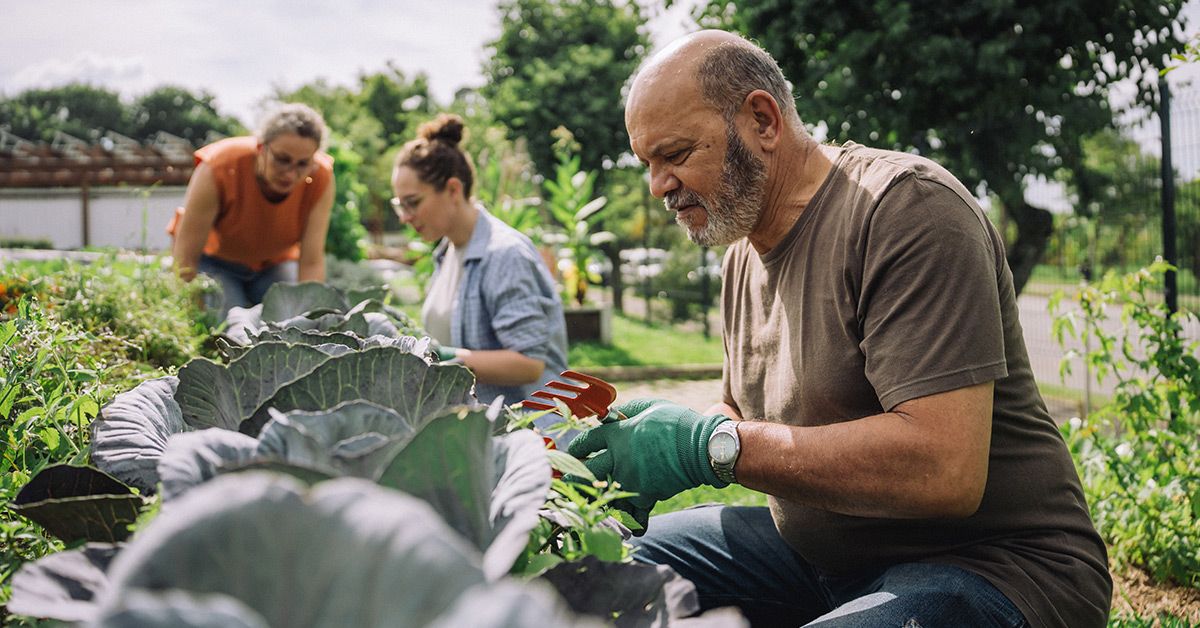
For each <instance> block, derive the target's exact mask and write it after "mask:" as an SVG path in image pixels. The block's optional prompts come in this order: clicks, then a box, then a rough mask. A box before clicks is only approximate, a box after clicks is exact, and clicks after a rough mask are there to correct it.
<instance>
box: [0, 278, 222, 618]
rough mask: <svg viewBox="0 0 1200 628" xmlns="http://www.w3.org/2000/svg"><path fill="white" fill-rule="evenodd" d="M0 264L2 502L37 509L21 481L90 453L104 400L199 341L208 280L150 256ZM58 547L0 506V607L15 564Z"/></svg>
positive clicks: (181, 357) (191, 351)
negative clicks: (181, 277)
mask: <svg viewBox="0 0 1200 628" xmlns="http://www.w3.org/2000/svg"><path fill="white" fill-rule="evenodd" d="M0 266H2V268H3V272H2V273H0V274H2V275H3V277H4V278H3V279H2V280H0V310H2V312H0V502H4V503H7V504H9V505H10V506H11V505H14V504H17V503H18V502H19V501H25V502H27V503H30V504H31V505H36V503H37V501H38V499H37V496H36V491H31V492H30V493H27V494H26V495H25V496H24V497H25V498H26V499H25V500H19V499H18V495H19V493H20V492H21V490H22V488H24V487H26V486H28V485H29V483H30V480H31V479H32V478H33V477H34V476H35V475H37V474H38V473H39V472H41V471H43V470H44V469H46V468H48V467H50V466H52V465H55V464H60V463H67V464H68V465H78V464H82V463H84V462H86V461H87V456H88V448H89V446H90V433H89V429H88V427H89V425H90V423H91V422H92V420H93V418H94V417H95V416H96V415H97V412H98V411H99V409H100V407H101V406H103V405H104V404H106V403H108V402H109V400H111V399H112V397H113V396H114V395H116V394H117V393H118V392H120V391H121V390H124V389H127V388H129V387H131V386H134V385H136V384H137V383H138V382H140V381H141V380H142V379H144V378H146V377H147V376H151V377H152V376H153V375H154V374H155V373H156V372H157V373H159V374H161V368H162V366H161V363H164V362H165V363H168V366H169V367H172V368H173V367H174V366H178V365H179V364H181V363H182V362H183V361H185V360H186V359H187V358H189V357H191V356H192V355H195V353H196V352H198V351H199V350H200V349H201V346H202V341H203V339H204V338H205V337H206V336H207V335H208V328H207V327H205V326H204V324H203V322H202V321H203V319H202V318H200V314H199V313H200V310H199V307H198V305H197V304H196V300H195V297H196V295H197V294H198V292H199V291H200V290H202V289H203V287H202V286H198V285H195V284H187V285H185V284H182V282H179V281H178V280H176V279H174V278H173V277H169V276H165V277H164V276H162V275H169V273H166V272H164V271H163V269H161V268H160V267H159V266H158V265H157V264H155V263H153V262H151V263H146V262H139V261H131V260H124V259H116V258H112V257H109V258H102V259H101V261H100V262H98V263H96V264H92V265H86V264H79V263H73V262H67V261H52V262H13V261H8V262H3V263H2V264H0ZM72 299H80V300H82V301H85V302H86V304H71V303H69V301H70V300H72ZM192 317H196V318H192ZM135 328H140V329H138V330H137V331H134V329H135ZM122 333H129V335H130V337H126V336H124V335H122ZM152 347H157V348H152ZM148 349H149V350H148ZM149 360H154V361H155V362H159V363H160V364H155V363H152V362H150V361H149ZM61 547H62V544H61V542H60V541H59V540H58V539H55V538H53V537H52V536H51V535H50V534H48V533H47V532H46V531H45V530H44V529H43V528H42V527H40V526H38V525H35V524H32V523H30V522H29V521H28V520H26V519H24V518H23V517H20V516H18V514H17V512H16V511H15V510H13V509H12V508H2V509H0V604H3V603H4V602H5V601H6V600H7V598H8V595H9V582H10V578H11V576H12V575H13V573H15V572H16V570H17V569H18V568H19V567H20V566H21V564H22V563H25V562H27V561H30V560H34V559H36V558H38V557H41V556H44V555H46V554H47V553H50V552H53V551H57V550H58V549H60V548H61ZM2 614H3V609H2V607H0V615H2ZM0 623H4V620H3V618H2V617H0Z"/></svg>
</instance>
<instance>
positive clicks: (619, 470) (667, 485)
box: [567, 399, 729, 524]
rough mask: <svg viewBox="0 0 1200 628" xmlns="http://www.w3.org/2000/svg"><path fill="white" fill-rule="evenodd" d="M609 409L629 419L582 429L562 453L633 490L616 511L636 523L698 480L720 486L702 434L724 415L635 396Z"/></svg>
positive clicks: (597, 474) (595, 472) (704, 436)
mask: <svg viewBox="0 0 1200 628" xmlns="http://www.w3.org/2000/svg"><path fill="white" fill-rule="evenodd" d="M612 409H613V410H618V411H620V412H622V413H623V414H625V416H627V417H629V418H627V419H625V420H623V421H616V422H612V423H606V424H604V425H601V426H599V427H594V428H592V429H590V430H587V431H586V432H584V433H582V434H580V435H579V436H577V437H575V440H573V441H571V444H570V445H568V446H567V452H568V453H570V454H571V455H572V456H575V457H576V458H581V459H585V460H584V464H585V465H587V468H588V469H589V470H590V471H591V472H592V473H593V474H595V475H596V477H597V478H602V479H603V478H612V479H613V480H614V481H616V482H619V483H620V484H621V488H623V489H624V490H627V491H631V492H635V493H637V494H638V496H637V497H634V498H630V499H629V500H627V502H628V503H627V504H624V505H623V508H622V509H623V510H627V511H629V512H630V513H631V514H633V515H634V518H635V519H637V520H638V522H639V523H643V524H644V521H643V519H644V518H645V517H648V516H649V514H650V510H651V509H652V508H653V507H654V504H655V503H656V502H657V501H658V500H661V499H667V498H669V497H672V496H674V495H676V494H677V493H680V492H683V491H686V490H688V489H690V488H695V487H697V486H700V485H701V484H708V485H711V486H715V487H717V488H723V487H724V486H726V483H725V482H722V481H721V480H719V479H717V476H716V474H715V473H713V470H712V466H711V465H709V462H708V437H709V436H711V435H712V433H713V430H714V429H716V427H717V425H719V424H720V423H723V422H725V421H728V420H729V417H727V416H725V415H722V414H717V415H713V416H704V415H702V414H700V413H699V412H695V411H693V410H689V409H687V408H685V407H683V406H680V405H677V404H674V403H671V402H669V401H663V400H661V399H635V400H633V401H630V402H628V403H624V404H621V405H617V406H613V408H612ZM596 452H599V453H598V454H597V455H596V456H594V457H592V458H587V456H588V455H590V454H593V453H596ZM639 516H640V518H639Z"/></svg>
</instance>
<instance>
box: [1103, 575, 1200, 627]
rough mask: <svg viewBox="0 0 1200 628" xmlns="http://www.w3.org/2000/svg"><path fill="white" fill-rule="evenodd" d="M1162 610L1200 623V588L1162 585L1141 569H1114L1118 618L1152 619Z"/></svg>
mask: <svg viewBox="0 0 1200 628" xmlns="http://www.w3.org/2000/svg"><path fill="white" fill-rule="evenodd" d="M1160 613H1169V614H1170V615H1174V616H1175V617H1180V618H1183V619H1187V620H1188V621H1189V622H1192V623H1197V624H1200V589H1193V588H1190V587H1179V586H1173V585H1168V584H1159V583H1156V582H1153V581H1151V580H1150V576H1149V575H1147V574H1146V572H1144V571H1141V570H1140V569H1130V570H1127V571H1125V572H1124V573H1117V572H1115V571H1114V572H1113V603H1112V614H1113V616H1114V617H1118V616H1122V617H1123V616H1131V615H1136V616H1138V617H1143V618H1151V617H1157V616H1158V615H1159V614H1160Z"/></svg>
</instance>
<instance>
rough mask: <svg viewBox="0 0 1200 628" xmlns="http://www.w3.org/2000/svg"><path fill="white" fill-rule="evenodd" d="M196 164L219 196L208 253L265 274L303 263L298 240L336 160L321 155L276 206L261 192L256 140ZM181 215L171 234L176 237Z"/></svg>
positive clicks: (223, 144) (236, 141)
mask: <svg viewBox="0 0 1200 628" xmlns="http://www.w3.org/2000/svg"><path fill="white" fill-rule="evenodd" d="M195 156H196V165H200V162H205V163H207V164H208V167H209V168H210V169H211V170H212V173H213V177H214V178H215V179H216V182H217V192H218V194H219V196H220V209H219V210H218V214H217V220H216V223H214V224H213V228H212V230H211V231H209V233H208V242H207V243H205V245H204V254H205V255H208V256H211V257H216V258H219V259H223V260H227V261H231V262H237V263H238V264H242V265H244V266H248V267H250V268H251V269H253V270H256V271H257V270H262V269H264V268H267V267H269V266H274V265H275V264H278V263H280V262H285V261H288V260H295V259H299V258H300V238H301V236H303V235H304V228H305V226H306V225H307V224H308V215H309V212H311V211H312V208H313V206H314V205H316V203H317V200H318V199H320V198H321V195H322V194H323V193H324V192H325V189H326V188H327V187H328V186H329V184H330V182H331V181H332V180H333V158H332V157H330V156H329V155H327V154H325V153H318V154H317V155H316V156H315V157H314V158H313V161H314V166H313V169H312V172H310V173H309V175H308V176H307V177H306V178H305V179H304V180H303V181H301V182H300V183H299V184H297V185H296V187H295V188H294V189H292V192H291V193H290V194H288V196H287V197H286V198H284V199H283V200H282V201H279V202H278V203H272V202H271V201H268V200H267V198H266V197H265V196H263V193H262V191H261V190H260V189H259V187H258V180H257V175H256V169H255V159H256V158H257V157H258V140H257V139H256V138H254V137H231V138H228V139H224V140H220V141H218V142H214V143H212V144H209V145H208V146H205V147H203V148H201V149H199V150H197V151H196V153H195ZM181 213H182V212H177V213H176V216H175V218H174V219H173V220H172V221H171V224H170V225H169V226H168V227H167V231H168V232H169V233H170V234H171V235H174V234H175V229H176V227H177V226H178V221H179V214H181Z"/></svg>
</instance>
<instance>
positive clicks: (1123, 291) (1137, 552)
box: [1051, 261, 1200, 587]
mask: <svg viewBox="0 0 1200 628" xmlns="http://www.w3.org/2000/svg"><path fill="white" fill-rule="evenodd" d="M1169 268H1170V266H1168V265H1167V264H1165V263H1163V262H1161V261H1158V262H1155V263H1154V264H1152V265H1151V266H1150V267H1149V268H1146V269H1143V270H1141V271H1139V272H1137V273H1133V274H1129V275H1126V276H1123V277H1121V276H1118V275H1116V274H1115V273H1108V274H1106V275H1105V277H1104V278H1103V279H1102V280H1101V281H1100V282H1099V283H1097V284H1093V285H1085V286H1084V287H1083V288H1082V290H1081V291H1080V293H1079V295H1078V297H1077V302H1078V305H1079V309H1078V310H1071V311H1066V312H1063V311H1061V310H1062V303H1061V301H1060V299H1059V298H1055V299H1054V300H1052V302H1051V308H1052V311H1054V312H1055V313H1056V317H1055V321H1054V327H1053V331H1054V334H1055V336H1056V337H1057V338H1058V339H1059V341H1060V342H1063V341H1065V340H1066V339H1068V338H1073V339H1077V340H1079V341H1080V342H1082V343H1084V346H1091V347H1094V349H1092V350H1091V351H1088V352H1086V353H1084V354H1077V353H1076V352H1074V351H1071V352H1068V355H1067V357H1066V358H1065V359H1064V363H1063V368H1064V369H1065V370H1069V368H1070V365H1071V361H1072V359H1074V358H1079V359H1082V360H1085V361H1086V362H1087V363H1088V365H1089V367H1090V368H1091V369H1092V371H1093V372H1095V373H1096V378H1097V380H1098V381H1101V380H1103V379H1105V378H1107V377H1113V378H1115V380H1116V390H1115V392H1114V395H1113V398H1112V400H1111V401H1110V402H1109V403H1108V404H1107V405H1105V406H1104V407H1103V408H1101V409H1100V410H1099V411H1097V412H1096V413H1095V414H1093V415H1092V416H1089V417H1087V418H1086V420H1083V421H1072V422H1071V423H1070V424H1068V425H1067V426H1065V427H1064V430H1065V433H1066V438H1067V442H1068V444H1069V445H1070V447H1071V451H1072V454H1073V455H1074V457H1075V460H1076V463H1077V464H1078V466H1079V470H1080V476H1081V478H1082V480H1083V484H1084V491H1085V493H1086V494H1087V497H1088V501H1089V503H1090V504H1091V508H1092V516H1093V519H1094V520H1095V522H1096V525H1097V528H1098V529H1099V530H1100V533H1101V535H1102V536H1103V537H1104V538H1105V540H1106V541H1107V542H1108V543H1109V545H1110V547H1111V548H1112V558H1113V559H1114V561H1115V562H1116V563H1117V564H1121V565H1133V566H1137V567H1142V568H1145V569H1146V570H1147V571H1149V572H1150V573H1151V574H1152V575H1154V576H1155V577H1156V578H1158V579H1160V580H1165V581H1173V582H1177V583H1180V584H1183V585H1186V586H1193V587H1195V586H1198V585H1200V438H1198V437H1200V360H1198V359H1197V343H1195V342H1192V341H1188V340H1186V339H1184V337H1183V335H1182V324H1183V322H1184V320H1185V319H1188V318H1193V319H1194V315H1190V314H1176V315H1168V312H1167V311H1166V307H1165V306H1164V305H1163V304H1162V303H1161V302H1159V300H1158V299H1159V295H1158V290H1159V286H1160V282H1161V276H1162V274H1163V273H1164V272H1166V271H1167V270H1168V269H1169ZM1059 296H1060V297H1061V295H1059ZM1116 307H1119V308H1121V323H1122V327H1123V329H1122V331H1123V334H1119V333H1114V332H1113V331H1110V326H1107V325H1106V323H1108V322H1109V321H1110V319H1111V316H1112V314H1111V312H1110V310H1111V309H1113V308H1116Z"/></svg>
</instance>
